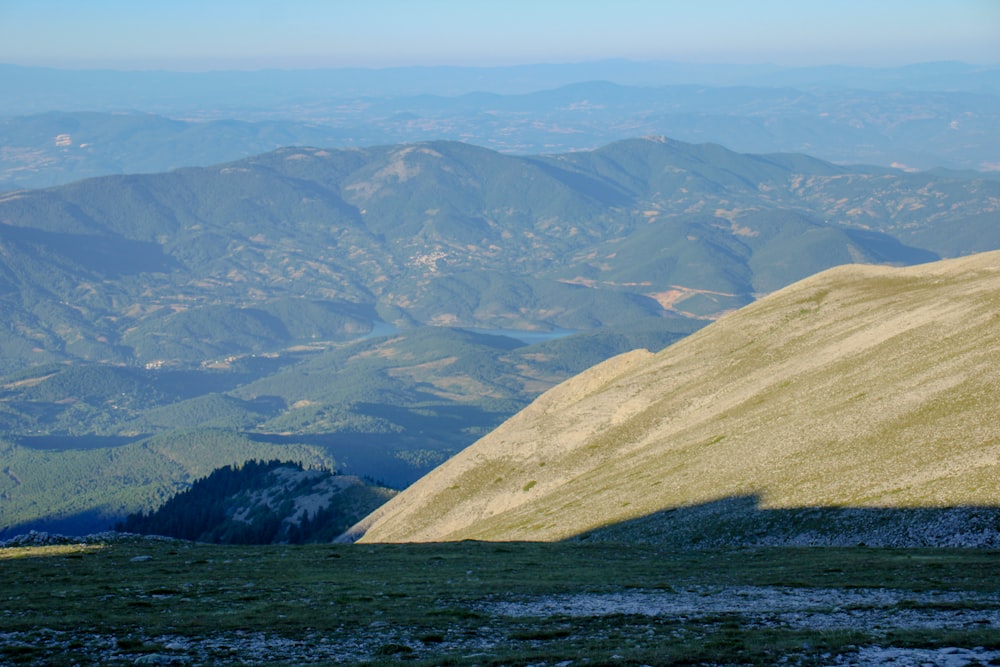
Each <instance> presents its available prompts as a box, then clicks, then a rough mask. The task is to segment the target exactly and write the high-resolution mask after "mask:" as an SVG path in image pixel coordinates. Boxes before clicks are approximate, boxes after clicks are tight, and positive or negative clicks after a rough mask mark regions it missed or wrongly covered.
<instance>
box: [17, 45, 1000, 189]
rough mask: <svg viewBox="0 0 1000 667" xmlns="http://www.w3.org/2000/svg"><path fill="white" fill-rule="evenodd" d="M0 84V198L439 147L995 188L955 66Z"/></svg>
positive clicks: (77, 77) (997, 75) (128, 78)
mask: <svg viewBox="0 0 1000 667" xmlns="http://www.w3.org/2000/svg"><path fill="white" fill-rule="evenodd" d="M546 72H547V73H546ZM574 76H575V77H577V78H573V77H574ZM433 81H437V82H438V85H434V83H433ZM0 84H2V85H3V89H4V92H5V96H4V100H2V101H0V114H3V115H5V116H6V117H3V118H0V147H2V150H0V191H4V190H13V189H17V188H32V187H48V186H52V185H59V184H63V183H67V182H70V181H73V180H77V179H81V178H85V177H92V176H100V175H106V174H118V173H126V174H127V173H148V172H160V171H167V170H170V169H175V168H180V167H190V166H207V165H210V164H215V163H219V162H225V161H230V160H235V159H239V158H242V157H247V156H250V155H255V154H258V153H263V152H266V151H270V150H273V149H275V148H278V147H283V146H292V145H303V146H322V147H327V148H330V147H340V148H344V147H358V146H372V145H384V144H397V143H414V142H420V141H428V140H441V139H444V140H455V141H463V142H465V143H471V144H476V145H479V146H483V147H486V148H490V149H492V150H497V151H500V152H504V153H512V154H522V155H524V154H538V153H549V154H551V153H562V152H568V151H572V150H593V149H596V148H599V147H601V146H604V145H606V144H608V143H611V142H613V141H618V140H622V139H627V138H632V137H636V136H642V135H666V136H670V137H672V138H674V139H678V140H681V141H687V142H692V143H703V142H713V143H718V144H722V145H725V146H727V147H729V148H731V149H733V150H736V151H740V152H751V153H761V152H766V153H774V152H801V153H808V154H810V155H813V156H817V157H821V158H823V159H826V160H830V161H833V162H837V163H842V164H862V163H863V164H873V165H879V166H883V167H889V166H893V165H896V166H898V167H899V168H901V169H910V170H917V169H920V170H928V169H935V168H947V169H951V170H973V171H975V170H978V171H982V172H983V173H985V174H990V175H991V176H993V177H996V178H1000V157H998V156H1000V136H998V134H997V132H995V130H994V128H996V127H997V126H998V125H1000V68H993V69H991V68H984V67H975V66H969V65H961V64H957V63H951V64H937V65H931V64H929V65H923V66H914V67H911V68H898V69H888V70H866V69H863V68H827V69H811V70H809V69H803V70H779V69H777V68H730V69H729V70H728V71H726V70H724V68H714V69H713V68H709V67H704V68H687V69H684V68H682V67H678V66H673V67H670V66H666V65H664V64H660V66H659V67H656V66H654V65H652V64H648V65H647V66H645V67H642V66H639V65H638V64H635V63H632V64H631V66H629V65H628V64H626V63H620V64H618V66H613V65H611V64H605V65H604V66H600V65H597V64H594V65H592V66H591V67H589V68H586V67H583V66H581V67H579V68H571V67H563V68H559V67H554V68H550V69H549V70H545V68H536V69H533V68H520V69H519V68H510V69H509V70H503V69H502V68H501V69H500V70H496V69H489V68H484V69H476V68H471V69H469V70H462V69H461V68H455V69H441V70H436V71H435V70H434V69H433V68H430V69H420V68H413V69H411V70H405V69H404V70H398V71H392V70H379V71H369V72H359V71H354V72H352V71H350V70H341V71H328V72H321V71H318V72H297V73H296V72H282V73H274V72H272V73H267V72H243V73H236V72H228V73H225V72H217V73H203V74H180V73H163V72H160V73H155V72H145V73H142V72H105V73H97V72H86V71H74V72H62V71H58V70H45V69H31V68H17V67H10V66H0ZM164 91H169V93H167V92H164ZM417 91H419V92H417ZM136 109H143V110H144V111H142V112H137V111H136Z"/></svg>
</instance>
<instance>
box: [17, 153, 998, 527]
mask: <svg viewBox="0 0 1000 667" xmlns="http://www.w3.org/2000/svg"><path fill="white" fill-rule="evenodd" d="M998 207H1000V183H998V182H994V181H990V180H983V179H970V178H964V177H963V178H946V177H944V176H941V175H935V174H930V173H921V174H906V173H901V172H899V171H896V170H889V169H879V168H863V167H843V166H837V165H833V164H831V163H828V162H823V161H820V160H817V159H814V158H810V157H807V156H804V155H796V154H771V155H751V154H743V153H737V152H733V151H730V150H728V149H725V148H723V147H721V146H718V145H715V144H697V145H696V144H687V143H683V142H678V141H674V140H669V139H664V138H647V139H634V140H627V141H621V142H616V143H614V144H610V145H608V146H605V147H603V148H601V149H598V150H594V151H582V152H573V153H564V154H557V155H535V156H513V155H506V154H501V153H498V152H495V151H491V150H487V149H484V148H481V147H476V146H472V145H469V144H463V143H456V142H444V141H442V142H428V143H420V144H405V145H391V146H378V147H370V148H363V149H345V150H332V149H319V148H284V149H280V150H277V151H273V152H270V153H266V154H263V155H259V156H254V157H251V158H246V159H243V160H239V161H235V162H230V163H225V164H220V165H215V166H212V167H205V168H184V169H178V170H175V171H173V172H170V173H162V174H147V175H131V176H108V177H101V178H95V179H88V180H83V181H78V182H75V183H72V184H68V185H64V186H59V187H53V188H46V189H40V190H29V191H17V192H11V193H7V194H5V195H0V312H2V313H3V317H2V320H0V321H2V326H0V352H2V354H0V432H2V437H0V439H2V440H3V443H4V444H2V445H0V471H2V472H3V475H0V494H3V498H4V501H5V502H4V503H2V504H0V530H3V527H11V526H18V525H21V526H27V525H31V522H38V521H43V520H49V519H52V520H54V518H55V517H63V518H61V519H59V520H60V521H66V522H72V521H77V522H78V524H79V525H81V526H82V525H87V526H91V527H95V526H99V525H100V524H101V522H104V523H105V524H106V523H107V522H108V521H112V520H114V519H115V518H119V517H120V516H121V515H122V514H123V513H127V512H130V511H135V510H139V509H147V508H149V507H150V506H151V505H152V504H154V503H155V502H156V499H158V498H159V499H162V498H164V497H166V496H167V495H169V494H170V493H172V492H173V491H174V490H175V489H176V488H178V486H179V485H183V484H184V483H186V482H189V481H190V480H191V479H193V478H194V477H196V476H200V475H204V474H207V473H208V472H210V471H211V470H212V469H214V468H215V467H218V466H220V465H227V464H230V463H238V462H240V461H243V460H246V459H247V458H260V459H271V458H278V457H282V456H283V455H282V452H284V453H285V454H287V455H288V456H290V457H292V459H294V460H298V461H302V462H305V463H309V464H312V463H319V464H322V465H325V466H327V467H330V468H332V469H337V470H342V471H348V472H350V473H353V474H359V475H369V476H371V477H374V478H376V479H379V480H381V481H383V482H387V483H390V484H393V485H396V486H402V485H405V484H407V483H409V482H411V481H413V480H414V479H416V478H417V477H419V476H420V475H421V474H423V473H424V472H426V471H427V470H428V469H430V468H431V467H433V466H434V465H437V464H438V463H440V462H441V461H443V460H444V458H446V457H447V456H448V455H449V454H451V453H453V452H455V451H458V450H459V449H461V448H462V447H464V446H466V445H468V444H470V443H471V442H473V441H474V440H475V439H476V438H478V437H480V436H481V435H483V434H485V433H486V432H488V431H489V430H491V429H492V428H493V427H495V426H496V425H497V424H499V423H500V422H501V421H502V420H503V419H505V418H506V417H509V416H510V415H512V414H513V413H515V412H516V411H517V410H519V409H521V408H522V407H523V406H524V405H526V404H527V403H528V402H529V401H530V400H532V399H533V398H534V397H535V396H537V395H538V393H540V392H542V391H544V390H545V389H548V388H549V387H551V386H552V385H553V384H554V383H556V382H559V381H561V380H563V379H565V378H567V377H569V376H570V375H572V374H574V373H577V372H580V371H582V370H584V369H585V368H587V367H588V366H590V365H593V364H595V363H598V362H600V361H601V360H603V359H605V358H607V357H609V356H613V355H615V354H618V353H621V352H624V351H626V350H630V349H634V348H636V347H646V348H649V349H659V348H661V347H664V346H666V345H668V344H669V343H671V342H674V341H676V340H677V339H678V338H680V337H683V336H685V335H687V334H689V333H691V332H693V331H696V330H698V329H699V328H700V327H702V326H704V325H705V324H706V323H708V322H710V321H711V320H712V319H714V318H717V317H719V316H720V315H722V314H724V313H726V312H729V311H732V310H735V309H737V308H739V307H742V306H744V305H746V304H749V303H751V302H753V301H754V300H755V299H756V298H757V297H758V296H760V295H762V294H766V293H768V292H771V291H773V290H776V289H779V288H781V287H783V286H785V285H788V284H789V283H791V282H793V281H796V280H798V279H801V278H804V277H806V276H809V275H811V274H813V273H815V272H817V271H820V270H823V269H826V268H829V267H831V266H835V265H838V264H844V263H848V262H872V263H889V264H912V263H917V262H925V261H928V260H933V259H936V258H938V257H939V256H954V255H962V254H967V253H970V252H976V251H982V250H990V249H994V248H1000V227H998V226H997V224H996V220H997V215H998V213H997V209H998ZM529 334H538V335H542V336H543V337H545V338H547V340H543V341H541V342H534V343H533V344H530V345H529V344H527V343H526V342H525V341H524V340H523V339H524V338H525V337H526V336H527V335H529ZM208 442H211V443H214V444H213V445H212V446H211V447H208V446H205V445H204V443H208ZM126 461H127V462H128V463H127V465H126V463H125V462H126ZM165 461H168V462H169V463H165ZM122 466H125V468H122ZM112 478H114V479H116V480H117V481H115V482H113V483H111V482H108V481H107V480H109V479H112ZM88 480H89V481H88ZM93 480H100V482H99V483H97V484H96V485H95V484H94V482H93ZM39 498H45V500H44V501H43V502H41V503H39V502H38V500H39ZM72 517H76V519H72ZM52 527H53V528H58V529H59V530H61V531H63V532H68V531H67V529H66V527H65V526H62V525H60V526H52Z"/></svg>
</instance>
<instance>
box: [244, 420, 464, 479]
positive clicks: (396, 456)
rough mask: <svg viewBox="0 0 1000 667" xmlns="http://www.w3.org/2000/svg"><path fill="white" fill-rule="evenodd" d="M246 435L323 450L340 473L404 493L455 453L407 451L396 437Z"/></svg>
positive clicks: (363, 435)
mask: <svg viewBox="0 0 1000 667" xmlns="http://www.w3.org/2000/svg"><path fill="white" fill-rule="evenodd" d="M244 435H245V436H246V437H247V438H248V439H250V440H252V441H254V442H265V443H268V444H272V445H291V444H301V445H313V446H315V447H322V448H324V449H325V450H326V451H327V452H329V454H330V455H331V456H332V457H333V460H334V461H335V463H336V468H337V472H339V473H342V474H345V475H356V476H358V477H366V478H368V479H370V480H372V481H374V482H376V483H378V484H381V485H384V486H388V487H391V488H393V489H404V488H406V487H407V486H409V485H410V484H412V483H413V482H415V481H417V480H418V479H420V478H421V477H423V476H424V475H425V474H427V473H428V472H429V471H430V470H431V469H432V468H434V467H435V466H437V465H438V464H439V463H441V462H443V461H444V460H445V459H446V458H447V457H448V456H449V455H451V454H452V453H453V452H452V451H451V450H442V451H440V452H435V451H430V450H416V449H407V448H406V443H405V441H403V439H402V438H400V436H398V435H396V434H380V433H341V432H338V433H317V434H299V435H294V434H292V435H284V434H278V433H251V432H247V433H244Z"/></svg>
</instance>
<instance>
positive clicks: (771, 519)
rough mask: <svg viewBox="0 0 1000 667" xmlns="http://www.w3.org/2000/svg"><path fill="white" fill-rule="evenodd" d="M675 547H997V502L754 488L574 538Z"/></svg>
mask: <svg viewBox="0 0 1000 667" xmlns="http://www.w3.org/2000/svg"><path fill="white" fill-rule="evenodd" d="M582 540H587V541H601V542H640V543H654V544H662V545H667V546H675V547H678V548H685V547H687V548H692V547H693V548H709V547H722V546H872V547H978V548H1000V507H991V506H957V507H940V508H869V507H802V508H788V509H785V508H782V509H770V508H762V507H761V499H760V497H759V496H757V495H746V496H735V497H730V498H723V499H720V500H717V501H713V502H708V503H704V504H701V505H692V506H689V507H678V508H674V509H668V510H663V511H660V512H656V513H654V514H650V515H648V516H644V517H640V518H637V519H633V520H631V521H625V522H622V523H619V524H614V525H611V526H606V527H604V528H599V529H596V530H591V531H587V532H586V533H583V534H581V535H578V536H576V537H574V538H571V541H582Z"/></svg>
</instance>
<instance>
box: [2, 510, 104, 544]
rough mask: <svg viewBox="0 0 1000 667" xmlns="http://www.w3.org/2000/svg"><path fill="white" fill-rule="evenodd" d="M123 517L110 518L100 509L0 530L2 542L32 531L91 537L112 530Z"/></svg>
mask: <svg viewBox="0 0 1000 667" xmlns="http://www.w3.org/2000/svg"><path fill="white" fill-rule="evenodd" d="M120 519H121V517H116V516H110V515H108V514H106V513H105V512H103V511H101V510H100V509H92V510H84V511H83V512H78V513H76V514H73V515H70V516H64V517H59V518H45V519H38V520H36V521H25V522H24V523H19V524H17V525H14V526H8V527H7V528H3V529H0V541H2V540H7V539H10V538H11V537H14V536H15V535H25V534H27V533H28V532H30V531H32V530H36V531H38V532H44V533H52V534H54V535H71V536H79V535H91V534H94V533H102V532H104V531H106V530H111V529H112V527H113V526H114V524H115V521H118V520H120Z"/></svg>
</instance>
